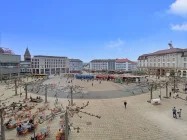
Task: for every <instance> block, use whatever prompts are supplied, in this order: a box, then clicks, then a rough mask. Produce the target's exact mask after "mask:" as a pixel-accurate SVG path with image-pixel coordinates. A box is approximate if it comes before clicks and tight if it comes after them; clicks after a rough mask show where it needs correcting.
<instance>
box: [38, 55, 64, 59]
mask: <svg viewBox="0 0 187 140" xmlns="http://www.w3.org/2000/svg"><path fill="white" fill-rule="evenodd" d="M34 57H48V58H67V57H65V56H48V55H35V56H34Z"/></svg>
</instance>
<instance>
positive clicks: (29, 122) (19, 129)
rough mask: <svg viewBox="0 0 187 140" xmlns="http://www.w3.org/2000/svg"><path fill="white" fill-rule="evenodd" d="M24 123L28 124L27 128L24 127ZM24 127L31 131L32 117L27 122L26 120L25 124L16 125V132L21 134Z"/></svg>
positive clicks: (32, 127) (32, 128)
mask: <svg viewBox="0 0 187 140" xmlns="http://www.w3.org/2000/svg"><path fill="white" fill-rule="evenodd" d="M24 125H29V126H30V127H29V128H24ZM25 129H28V131H32V130H34V121H33V119H30V120H29V121H28V122H26V123H25V124H20V125H19V126H18V127H17V132H18V134H21V132H22V131H23V130H25Z"/></svg>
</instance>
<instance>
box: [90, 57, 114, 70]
mask: <svg viewBox="0 0 187 140" xmlns="http://www.w3.org/2000/svg"><path fill="white" fill-rule="evenodd" d="M113 63H114V64H113ZM109 69H110V70H115V59H94V60H92V61H91V62H90V70H109Z"/></svg>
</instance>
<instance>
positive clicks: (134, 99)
mask: <svg viewBox="0 0 187 140" xmlns="http://www.w3.org/2000/svg"><path fill="white" fill-rule="evenodd" d="M150 79H154V78H150ZM29 80H32V79H29ZM66 80H67V78H65V77H60V76H52V77H51V78H49V79H47V80H45V81H44V83H43V84H49V83H50V84H54V83H56V84H57V83H59V82H60V83H61V84H62V85H63V86H67V85H74V84H76V85H79V86H85V87H87V88H86V91H90V90H91V91H97V92H98V91H99V90H100V89H102V91H103V90H105V91H109V90H111V91H113V94H115V93H118V91H120V90H121V89H123V88H125V87H126V88H127V87H128V86H127V85H126V84H116V83H113V82H111V81H102V83H101V84H99V83H98V81H94V82H95V83H94V87H92V85H91V82H92V81H89V82H87V81H81V80H77V79H74V80H73V82H72V83H68V82H66ZM25 81H26V79H25ZM69 81H71V79H70V80H69ZM101 85H102V88H101V87H100V86H101ZM112 85H113V87H112ZM4 86H5V85H4ZM4 86H3V85H1V92H2V93H3V92H5V87H4ZM109 86H110V87H109ZM116 86H117V88H116ZM107 87H109V88H107ZM93 88H95V90H94V89H93ZM133 89H134V88H133ZM133 89H131V90H133ZM161 90H162V93H163V94H164V93H165V89H161ZM22 91H24V90H23V89H22ZM102 91H101V94H102ZM124 92H125V91H124ZM14 93H15V91H12V89H9V90H6V95H4V96H2V97H3V98H7V97H9V96H11V95H14ZM42 94H43V93H42V92H41V94H40V93H37V94H36V93H30V92H29V93H28V97H29V96H32V97H33V98H34V97H36V96H38V95H40V96H41V97H42V98H43V99H44V98H45V97H44V94H43V95H42ZM49 94H50V93H49ZM60 94H63V93H58V102H59V103H58V104H63V106H66V105H67V104H68V101H67V100H68V99H66V98H61V97H60ZM92 94H94V92H93V93H92ZM66 95H67V94H66ZM153 95H154V97H155V98H157V97H158V96H159V92H158V91H154V92H153ZM49 96H51V95H49ZM73 96H74V95H73ZM75 96H76V94H75ZM109 96H110V93H109ZM162 96H164V95H162ZM2 97H1V98H2ZM180 97H183V98H185V95H184V94H182V93H181V94H180ZM24 98H25V96H24V93H23V95H22V97H20V96H14V98H12V99H9V100H10V102H13V101H18V100H23V99H24ZM108 98H109V99H84V96H83V98H81V99H73V102H74V103H75V104H76V105H77V106H78V105H81V104H82V103H86V102H87V101H89V103H90V105H89V106H88V107H87V108H85V111H87V112H90V113H93V114H97V115H99V116H101V118H100V119H98V118H95V117H93V116H89V115H86V114H83V113H81V116H82V118H79V117H78V116H76V115H75V116H73V117H72V118H71V117H70V121H71V123H73V125H74V126H75V127H79V128H80V130H79V133H77V131H76V130H74V129H73V128H71V131H70V134H69V139H72V140H73V139H78V140H79V139H80V140H87V139H90V140H92V139H95V138H97V139H103V140H105V139H106V140H108V139H111V140H115V139H121V140H123V139H132V140H136V139H142V140H145V139H162V140H168V139H172V140H178V139H180V140H183V139H186V137H187V134H186V130H187V127H186V123H187V119H186V116H187V113H186V112H185V111H186V101H185V100H181V99H175V98H172V97H171V98H169V99H167V98H162V99H161V105H152V104H150V103H148V102H147V100H149V98H150V92H147V93H143V94H140V95H131V96H129V95H128V93H127V97H125V94H124V97H120V98H110V97H108ZM47 100H48V103H49V108H53V107H54V105H53V104H54V103H55V97H54V94H53V97H52V96H51V97H48V99H47ZM124 101H126V102H127V108H126V109H125V107H124ZM41 104H43V103H39V104H38V105H37V107H38V106H41ZM174 106H175V107H176V108H178V109H179V108H182V117H181V118H178V119H174V118H173V117H172V108H173V107H174ZM35 110H36V109H33V110H32V111H35ZM46 111H47V110H46ZM47 112H48V111H47ZM59 121H60V117H59V116H58V117H55V118H54V120H52V121H51V122H47V121H46V122H44V123H42V124H39V125H38V128H37V129H36V130H35V131H36V133H37V131H38V130H40V128H45V127H47V126H48V125H49V126H50V134H49V136H47V137H46V139H51V140H52V139H55V138H56V133H57V132H58V128H60V125H59ZM5 135H6V139H8V140H11V139H15V140H17V139H20V140H21V139H29V138H30V137H31V136H33V132H32V133H28V134H26V135H24V136H18V135H16V130H15V129H13V130H5Z"/></svg>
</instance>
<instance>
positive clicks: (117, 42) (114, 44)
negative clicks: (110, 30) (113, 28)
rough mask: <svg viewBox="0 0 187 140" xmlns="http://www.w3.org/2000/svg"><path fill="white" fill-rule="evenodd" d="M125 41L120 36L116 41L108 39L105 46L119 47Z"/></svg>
mask: <svg viewBox="0 0 187 140" xmlns="http://www.w3.org/2000/svg"><path fill="white" fill-rule="evenodd" d="M124 44H125V42H124V41H123V40H121V39H120V38H118V39H117V41H110V42H109V43H108V44H107V45H106V46H107V48H118V49H119V48H121V47H122V46H123V45H124Z"/></svg>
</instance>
